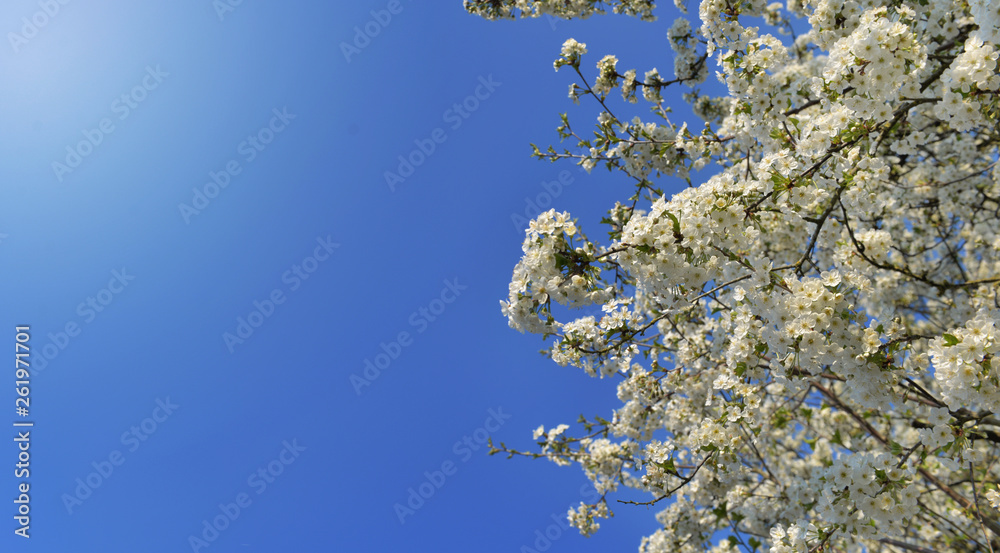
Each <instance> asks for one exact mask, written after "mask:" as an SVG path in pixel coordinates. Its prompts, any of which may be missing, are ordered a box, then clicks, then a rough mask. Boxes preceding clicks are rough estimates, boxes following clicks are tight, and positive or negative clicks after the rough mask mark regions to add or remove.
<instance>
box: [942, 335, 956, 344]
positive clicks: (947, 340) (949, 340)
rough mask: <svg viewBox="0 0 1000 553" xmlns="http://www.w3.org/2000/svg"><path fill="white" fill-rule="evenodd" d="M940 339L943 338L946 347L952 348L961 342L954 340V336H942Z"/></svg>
mask: <svg viewBox="0 0 1000 553" xmlns="http://www.w3.org/2000/svg"><path fill="white" fill-rule="evenodd" d="M942 337H943V338H944V345H946V346H954V345H955V344H958V343H960V342H961V340H959V339H958V338H956V337H955V335H954V334H942Z"/></svg>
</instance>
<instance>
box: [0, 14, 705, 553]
mask: <svg viewBox="0 0 1000 553" xmlns="http://www.w3.org/2000/svg"><path fill="white" fill-rule="evenodd" d="M390 4H391V3H390V2H388V1H383V0H375V1H371V0H363V1H352V2H345V1H334V2H319V1H315V0H313V1H306V0H285V1H283V2H263V1H243V2H242V3H241V4H240V5H238V6H236V7H235V8H233V9H232V10H231V11H227V12H224V13H223V14H222V15H223V17H221V18H220V15H219V14H218V13H217V10H216V8H215V7H213V2H212V1H211V0H182V1H178V2H166V1H161V2H127V1H124V0H90V1H82V0H58V1H57V0H41V1H39V0H8V1H6V2H4V3H3V5H2V7H0V30H2V31H3V33H4V35H5V36H6V37H7V38H6V40H5V43H4V44H3V45H0V71H2V79H0V95H2V97H3V101H2V102H0V141H2V144H0V147H2V151H3V155H0V194H2V198H0V209H2V213H0V262H2V264H3V271H2V286H3V293H2V294H0V320H2V324H0V329H2V332H0V340H6V341H7V343H8V346H2V348H6V351H8V352H9V353H8V354H7V355H9V357H8V361H7V363H8V367H10V368H9V369H8V370H7V371H5V372H4V375H5V376H4V378H5V379H6V382H0V388H4V389H6V390H7V392H6V393H5V394H4V397H5V398H7V399H6V400H5V401H6V405H7V407H5V408H4V409H0V424H4V425H8V428H9V430H8V432H7V436H8V439H7V440H8V443H7V445H5V446H4V447H3V448H0V451H2V453H0V468H2V473H3V474H4V477H3V478H0V486H2V487H0V497H2V498H3V499H4V501H3V502H0V504H2V505H3V506H2V507H0V515H2V517H3V520H6V523H5V525H4V527H3V528H4V530H5V536H4V537H3V538H2V539H0V542H2V543H3V546H2V549H3V551H28V552H35V551H38V552H52V551H74V552H91V551H93V552H98V551H99V552H126V551H142V552H144V553H161V552H182V551H192V550H195V548H193V547H192V542H191V541H190V539H191V536H195V537H197V538H199V539H205V540H206V544H207V547H200V548H197V550H198V551H208V552H210V553H222V552H240V553H255V552H260V553H265V552H267V553H269V552H273V551H296V552H298V551H302V552H311V551H317V552H318V551H387V552H388V551H456V552H459V551H462V552H464V551H482V552H517V551H521V547H522V546H529V547H533V548H534V547H535V546H536V543H535V542H536V540H538V537H539V535H544V534H545V533H546V531H547V532H548V534H549V537H550V538H554V539H552V540H551V543H550V544H549V545H548V547H547V551H553V552H559V551H566V552H569V551H574V552H589V551H601V552H606V551H632V550H636V548H637V547H638V545H639V539H640V537H641V536H644V535H648V534H651V533H652V532H653V531H655V529H656V521H655V519H654V517H653V515H654V513H655V510H654V509H646V508H644V507H636V506H624V505H622V506H618V507H617V508H616V509H615V510H616V513H617V514H616V516H615V518H614V519H611V520H607V521H603V522H602V529H601V531H599V532H598V533H597V535H596V536H595V537H592V538H590V539H585V538H582V537H580V536H579V534H578V533H577V532H576V531H575V530H569V531H566V530H563V529H560V528H558V527H557V526H555V525H556V523H555V522H554V520H559V521H563V520H564V519H565V513H566V510H567V508H568V507H569V506H570V505H571V504H573V505H576V504H578V503H579V501H581V500H587V499H590V500H592V499H593V496H592V495H591V494H590V493H589V492H588V491H587V490H588V488H587V487H586V486H585V485H588V482H587V480H586V478H585V476H584V475H583V473H582V471H581V470H580V469H579V468H578V467H576V466H573V467H557V466H555V465H554V464H552V463H549V462H547V461H543V460H535V461H532V460H527V459H520V458H518V459H512V460H506V459H504V458H503V457H501V456H494V457H489V456H487V455H486V454H485V447H479V446H478V445H477V447H479V449H478V450H477V451H473V450H472V448H471V447H469V446H468V445H465V444H463V440H464V439H465V437H466V436H468V437H469V439H470V440H472V441H471V443H472V444H476V441H475V440H476V438H477V437H479V438H482V437H484V436H485V435H486V434H487V433H488V434H489V435H490V436H492V438H493V439H494V440H495V441H504V442H506V443H507V444H508V445H510V446H512V447H516V448H518V449H533V448H535V445H534V444H533V441H532V439H531V432H532V429H534V428H535V427H537V426H538V425H540V424H543V425H545V427H546V428H551V427H553V426H555V425H557V424H559V423H573V422H574V421H575V420H576V419H577V417H578V415H579V414H581V413H583V414H586V415H587V416H588V417H593V416H594V415H602V416H605V417H609V416H610V415H611V410H612V409H613V408H614V407H616V406H617V405H619V404H620V402H619V401H618V400H617V399H616V398H615V388H616V385H617V382H616V381H614V380H597V379H591V378H589V377H587V376H586V375H584V374H583V372H582V371H580V370H578V369H573V368H563V367H559V366H557V365H556V364H554V363H553V362H551V361H550V360H547V358H545V357H543V356H541V355H539V354H538V350H540V349H542V348H543V347H546V345H547V344H546V343H545V342H542V341H541V340H540V339H539V338H537V337H533V336H524V335H521V334H519V333H517V332H516V331H514V330H512V329H510V328H508V326H507V323H506V320H505V319H504V318H503V317H502V316H501V314H500V308H499V300H500V299H503V298H505V297H506V295H507V285H508V282H509V279H510V275H511V271H512V269H513V267H514V265H515V264H516V263H517V261H518V259H519V258H520V255H521V241H522V239H523V236H524V234H523V228H519V226H517V225H515V224H514V223H513V222H512V215H520V216H522V217H523V216H524V211H525V206H526V198H537V197H538V195H539V194H542V193H544V192H545V188H544V187H543V186H542V183H543V182H552V181H558V180H559V178H560V172H561V171H566V172H567V173H565V174H563V179H564V181H567V179H571V181H569V182H570V185H569V186H568V187H564V188H563V190H562V191H561V193H558V194H556V197H555V198H554V199H553V200H552V207H555V208H557V209H558V210H567V211H570V212H571V213H572V214H573V215H574V216H576V217H578V218H579V220H580V223H581V225H583V228H584V229H585V230H588V229H589V230H588V234H590V235H591V236H592V237H593V238H598V237H600V236H605V234H604V232H605V231H604V229H603V228H601V227H600V226H599V225H597V222H598V221H599V220H600V217H601V216H602V214H603V213H604V211H605V210H606V209H607V208H609V207H611V206H612V205H613V204H614V201H615V200H619V199H620V200H624V199H625V198H627V196H628V195H629V194H630V193H631V190H632V188H631V185H630V181H629V180H628V179H627V178H626V177H625V176H624V175H621V174H619V173H613V174H612V173H609V172H607V171H606V170H604V169H603V168H601V169H599V170H595V171H594V173H593V174H592V175H588V174H586V173H585V172H582V171H580V170H579V169H578V168H577V167H576V166H574V165H573V164H571V163H557V164H550V163H547V162H543V161H538V160H534V159H531V158H530V156H529V154H530V152H531V150H530V147H529V143H531V142H534V143H536V144H539V145H540V146H542V147H544V146H547V145H548V144H556V145H557V146H558V136H557V134H556V132H555V127H556V126H557V125H558V124H559V119H558V114H559V113H560V112H563V111H569V112H570V114H571V121H573V122H574V123H575V128H577V129H579V130H580V131H581V132H584V133H588V134H589V133H590V128H591V127H592V126H593V123H594V118H595V116H596V114H597V108H596V107H595V105H594V104H593V102H587V101H586V100H585V101H584V102H583V103H582V104H581V106H579V107H577V106H574V105H573V104H572V102H571V101H570V100H569V99H567V97H566V93H567V90H568V88H569V85H570V84H571V83H572V82H573V79H574V77H575V75H574V74H573V72H572V71H571V70H569V69H563V70H562V71H560V72H558V73H556V72H554V71H553V69H552V62H553V60H555V59H556V57H557V55H558V52H559V49H560V46H561V45H562V43H563V41H564V40H565V39H567V38H570V37H573V38H576V39H577V40H579V41H581V42H586V43H587V45H588V48H589V49H590V52H591V53H590V54H589V55H588V56H587V57H585V58H584V65H585V67H587V73H586V74H587V76H588V78H589V79H592V78H593V76H594V74H595V71H596V70H595V69H594V65H595V64H596V62H597V61H598V60H599V59H600V58H601V56H603V55H604V54H606V53H614V54H616V55H617V56H618V57H619V59H620V60H621V65H620V67H622V68H629V67H635V68H636V69H637V70H638V72H639V74H640V75H642V74H643V73H644V72H645V71H646V70H647V69H650V68H652V67H658V68H659V69H660V72H661V74H663V75H672V66H673V59H672V54H671V52H670V48H669V45H668V43H667V40H666V32H667V29H668V28H669V27H670V24H671V23H672V21H673V18H674V15H675V13H676V11H675V9H674V8H673V6H668V5H664V6H661V7H660V8H659V9H658V12H657V13H658V15H659V16H660V20H659V21H658V22H656V23H643V22H640V21H638V20H637V19H634V18H627V17H620V16H614V15H608V16H603V17H595V18H592V19H590V20H586V21H573V22H565V21H555V20H549V19H544V18H543V19H538V20H530V21H519V22H488V21H485V20H482V19H480V18H478V17H475V16H471V15H468V14H467V13H465V11H464V10H463V8H462V2H461V1H460V0H439V1H435V2H433V3H432V2H410V1H409V0H402V2H401V3H399V4H398V6H396V5H395V4H393V6H394V7H397V12H398V13H395V14H391V13H388V12H386V10H387V8H388V7H389V5H390ZM46 8H47V9H48V10H49V12H53V14H52V15H49V14H46V13H45V9H46ZM373 10H374V11H375V12H376V14H378V13H379V12H381V15H373V14H372V11H373ZM39 14H42V15H39ZM386 15H391V19H389V20H388V21H386V22H385V24H382V23H380V22H378V20H377V17H380V18H382V20H383V21H385V20H386V17H385V16H386ZM32 19H34V20H35V22H36V23H32V24H31V25H26V22H30V21H31V20H32ZM37 23H41V24H37ZM366 26H367V28H368V29H369V30H374V31H377V36H374V37H373V38H370V39H368V41H367V42H365V41H364V40H360V39H359V40H358V42H357V44H356V46H355V47H356V48H357V51H354V52H352V53H350V55H345V52H344V49H343V47H342V44H343V43H348V44H352V43H354V41H355V40H356V38H357V32H358V31H357V29H361V30H362V32H363V31H364V29H365V28H366ZM9 33H17V34H18V35H19V36H20V37H22V38H23V40H21V39H17V38H15V39H13V42H12V38H11V35H10V34H9ZM366 38H367V37H366ZM484 82H485V83H491V84H490V86H489V87H487V86H486V85H484V84H483V83H484ZM706 86H708V85H706ZM477 91H478V93H479V98H476V97H475V94H476V93H477ZM470 98H473V99H470ZM616 102H617V105H619V106H620V105H621V103H620V102H619V101H618V100H617V99H616ZM456 103H458V104H463V103H464V104H465V108H463V110H462V111H463V113H464V115H461V114H459V115H456V114H457V113H458V112H457V111H456V110H455V108H454V105H455V104H456ZM673 103H674V104H675V105H676V106H678V112H679V113H681V114H683V113H686V110H685V109H684V106H683V105H682V103H681V102H680V101H679V100H677V99H676V97H675V101H674V102H673ZM645 109H646V108H645V107H644V106H643V105H642V104H640V105H639V106H638V107H637V108H635V109H634V110H633V111H635V113H642V112H643V111H644V110H645ZM622 111H623V112H625V113H628V112H629V110H628V109H623V110H622ZM276 114H281V116H280V117H279V116H278V115H276ZM248 137H250V138H252V137H256V138H253V140H248ZM435 137H436V138H437V139H438V141H437V143H435V144H434V150H433V152H432V153H429V154H427V155H423V156H419V155H414V156H413V159H420V158H421V157H423V158H424V159H423V160H422V162H421V163H420V164H419V165H417V166H416V167H414V168H413V171H412V174H410V175H409V176H407V177H405V179H404V180H403V181H402V182H397V183H395V184H394V186H393V187H390V186H389V185H388V184H387V182H386V178H385V172H386V171H397V170H398V169H399V166H400V160H399V156H403V157H404V158H405V157H410V156H411V153H412V152H413V151H414V150H417V151H419V149H418V148H419V144H423V145H424V148H425V149H429V145H428V144H429V143H428V141H431V142H433V140H434V138H435ZM254 143H255V144H256V145H255V144H254ZM567 146H569V147H572V145H570V144H567ZM56 164H62V166H60V165H56ZM227 170H228V172H227ZM212 175H214V177H213V176H212ZM213 179H214V181H215V182H219V183H226V182H227V181H228V183H227V185H226V186H225V187H216V186H215V184H213ZM661 184H662V186H663V187H664V188H665V189H666V190H677V189H678V188H679V187H680V186H683V183H681V182H680V181H678V180H675V179H674V180H668V179H664V180H662V181H661ZM196 191H197V192H196ZM200 194H205V196H204V197H201V196H200ZM209 196H212V197H209ZM542 201H544V199H543V200H542ZM181 204H184V205H185V206H187V207H185V208H182V207H180V206H181ZM188 207H190V209H188ZM195 210H197V212H195ZM323 243H326V244H327V245H326V247H325V248H324V247H323ZM309 258H312V259H309ZM296 271H298V272H300V273H302V274H301V275H298V274H297V273H296ZM309 271H311V272H309ZM306 277H308V278H306ZM456 290H457V292H458V293H457V294H456V293H455V291H456ZM272 296H273V298H277V299H278V300H279V301H280V303H268V302H271V301H272ZM255 302H256V303H255ZM422 309H423V310H425V312H424V313H421V310H422ZM435 313H436V314H435ZM241 320H242V321H246V323H241V322H240V321H241ZM251 323H254V326H250V325H251ZM24 324H27V325H30V327H31V339H30V346H31V347H32V353H33V357H32V365H33V366H32V368H33V369H34V370H35V374H33V375H32V377H31V379H30V381H31V384H30V387H31V396H30V397H31V405H30V415H29V416H28V417H23V418H22V417H18V416H17V415H16V414H15V405H14V399H15V397H16V396H15V390H14V387H15V382H14V381H15V373H14V369H13V365H14V363H15V361H14V348H15V346H14V341H15V332H14V327H15V325H24ZM244 325H245V326H244ZM251 331H252V333H251ZM404 332H405V333H407V334H406V335H405V337H404V338H403V340H402V341H403V344H398V343H397V344H394V342H397V341H398V340H399V338H400V333H404ZM226 333H230V334H231V335H232V336H233V337H234V338H231V339H229V340H228V341H227V339H226ZM241 336H242V337H241ZM237 339H239V340H241V341H237ZM46 348H47V349H46ZM384 351H387V352H388V354H390V355H394V358H387V357H381V358H377V356H378V355H379V354H380V353H383V352H384ZM46 353H47V354H49V355H46ZM47 357H50V358H47ZM42 358H45V360H44V361H43V360H42ZM366 360H367V361H371V362H373V363H374V362H376V361H379V360H381V362H382V364H383V365H386V368H384V369H383V370H381V372H380V374H379V376H378V377H377V378H376V379H374V380H373V381H371V382H370V385H368V386H364V387H363V388H361V392H360V394H359V393H357V391H356V389H355V385H353V384H352V382H351V380H350V378H351V375H352V374H353V375H358V376H361V375H363V371H364V369H365V366H366ZM386 361H389V362H388V364H386ZM370 374H371V373H370ZM161 405H165V406H167V408H166V409H165V408H164V407H162V406H161ZM498 413H499V414H502V415H503V416H500V417H498V418H500V419H501V420H502V424H498V423H497V422H496V421H495V419H496V418H497V417H496V414H498ZM491 418H493V419H494V420H487V419H491ZM147 419H148V420H147ZM156 419H159V420H156ZM15 420H30V421H32V422H34V424H35V426H34V427H33V428H32V429H31V442H30V450H29V451H30V477H29V478H27V479H25V478H16V477H15V474H14V471H15V465H16V463H17V447H18V446H17V443H16V442H14V441H13V440H12V438H13V437H15V436H16V435H17V434H16V432H15V430H14V428H13V427H12V426H10V425H11V424H12V423H13V422H14V421H15ZM140 436H141V439H140ZM286 444H287V445H286ZM456 444H457V445H456ZM289 446H291V447H289ZM295 446H297V447H298V449H296V447H295ZM303 448H304V449H303ZM292 450H295V451H294V453H293V452H291V451H292ZM449 463H450V464H449ZM442 465H446V467H447V468H450V471H451V474H448V475H444V478H443V479H441V478H439V477H436V476H434V475H433V473H434V472H435V471H440V470H442ZM269 467H270V468H269ZM259 470H264V471H265V474H268V473H267V471H268V470H271V471H272V472H271V474H268V475H267V476H266V479H265V478H264V477H260V476H256V477H255V476H253V475H255V474H257V472H258V471H259ZM101 472H104V474H103V475H102V474H101ZM425 473H432V479H434V480H437V484H439V487H435V489H434V490H433V491H434V493H433V495H432V496H431V497H430V498H429V499H424V500H423V504H422V505H420V507H419V508H417V509H415V510H414V512H413V513H411V514H408V515H407V516H405V517H404V519H403V521H402V522H401V521H400V517H399V515H398V513H397V510H396V509H395V508H394V505H395V504H397V503H399V504H401V505H406V504H407V502H408V499H409V496H410V491H409V490H410V489H411V488H412V489H414V490H419V489H420V487H421V485H422V484H424V483H425V482H427V481H428V480H427V479H428V477H427V476H426V474H425ZM272 475H273V476H272ZM78 479H79V480H78ZM22 481H25V482H27V483H28V484H29V485H30V494H29V495H30V516H31V524H30V535H31V538H30V539H27V540H26V539H23V538H21V537H18V536H16V535H15V534H14V530H15V529H16V528H17V527H18V523H17V522H15V521H14V520H13V516H14V515H15V512H16V509H17V507H18V506H17V504H15V503H14V502H13V500H14V498H15V497H16V496H17V495H18V492H17V489H16V487H17V484H18V483H19V482H22ZM88 481H89V484H97V485H96V486H93V485H88ZM81 483H82V484H81ZM431 485H432V486H433V485H434V483H433V482H432V483H431ZM429 489H430V488H428V487H427V486H426V485H425V486H424V488H423V491H425V492H427V491H428V490H429ZM241 494H243V495H241ZM626 497H629V498H632V499H639V500H646V499H649V498H648V497H646V496H642V495H635V494H633V495H631V496H626ZM68 498H73V499H68ZM240 499H242V500H243V506H242V507H240V509H239V513H238V514H235V508H234V507H227V505H229V504H235V503H237V502H238V501H239V500H240ZM220 505H222V506H223V508H222V509H220ZM237 506H238V505H237ZM227 511H228V513H230V515H228V516H227V515H226V514H225V513H226V512H227ZM220 516H222V517H224V519H218V525H222V526H224V527H225V529H224V530H221V531H214V532H213V531H207V532H206V530H205V523H204V521H206V520H207V521H209V523H211V522H212V521H213V520H215V519H216V518H217V517H220ZM206 536H207V537H212V540H211V541H208V540H207V538H206ZM539 543H540V544H541V545H543V546H544V545H546V541H544V540H542V541H540V542H539ZM539 550H541V549H539Z"/></svg>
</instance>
